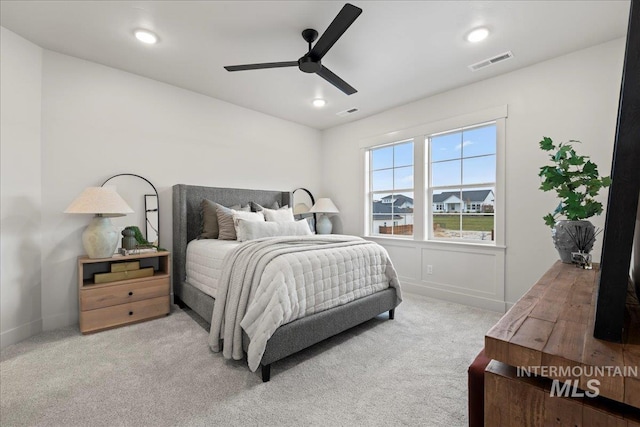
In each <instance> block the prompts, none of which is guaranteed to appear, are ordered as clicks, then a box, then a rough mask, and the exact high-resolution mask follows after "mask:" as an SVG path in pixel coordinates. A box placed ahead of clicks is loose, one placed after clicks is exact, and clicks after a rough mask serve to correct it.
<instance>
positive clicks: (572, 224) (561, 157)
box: [538, 136, 611, 263]
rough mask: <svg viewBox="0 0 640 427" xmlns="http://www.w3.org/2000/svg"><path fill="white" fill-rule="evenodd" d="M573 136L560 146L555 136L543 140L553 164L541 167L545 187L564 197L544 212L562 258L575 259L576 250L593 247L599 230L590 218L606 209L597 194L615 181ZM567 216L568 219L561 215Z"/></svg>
mask: <svg viewBox="0 0 640 427" xmlns="http://www.w3.org/2000/svg"><path fill="white" fill-rule="evenodd" d="M575 143H580V141H575V140H570V141H568V142H564V143H562V142H561V143H560V144H558V145H557V146H556V145H555V144H554V143H553V141H552V140H551V138H548V137H546V136H545V137H544V138H543V139H542V141H540V149H542V150H543V151H547V152H549V159H550V164H549V165H547V166H543V167H541V168H540V172H539V173H538V175H539V176H540V177H541V178H542V183H541V184H540V189H541V190H542V191H551V190H553V191H555V192H556V193H557V195H558V198H559V199H560V203H559V204H558V206H557V207H556V209H555V210H554V211H553V212H551V213H548V214H547V215H545V216H544V221H545V223H546V224H547V225H548V226H549V227H551V228H552V236H553V242H554V244H555V246H556V249H557V250H558V253H559V254H560V259H561V260H562V262H565V263H571V262H572V255H571V254H572V253H573V252H583V253H589V252H590V251H591V249H592V248H593V243H594V242H595V238H596V235H597V233H596V230H595V227H594V226H593V224H592V223H591V222H590V221H587V220H586V219H587V218H591V217H592V216H594V215H600V214H601V213H602V203H600V202H598V201H596V200H595V199H594V197H596V196H597V195H598V193H599V192H600V190H601V189H602V188H604V187H608V186H609V185H611V178H610V177H608V176H605V177H600V175H599V173H598V166H597V165H596V164H595V163H593V162H592V161H591V160H589V156H580V155H578V154H577V153H576V151H575V149H574V148H573V144H575ZM560 217H564V218H566V219H559V218H560Z"/></svg>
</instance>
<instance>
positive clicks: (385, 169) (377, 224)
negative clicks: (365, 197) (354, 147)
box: [369, 141, 413, 236]
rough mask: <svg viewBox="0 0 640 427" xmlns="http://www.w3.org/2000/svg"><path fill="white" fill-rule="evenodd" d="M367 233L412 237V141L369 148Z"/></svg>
mask: <svg viewBox="0 0 640 427" xmlns="http://www.w3.org/2000/svg"><path fill="white" fill-rule="evenodd" d="M369 156H370V157H369V173H370V176H369V186H370V188H369V190H370V192H369V194H370V206H371V209H370V211H369V212H370V215H371V218H370V223H371V230H370V233H371V235H374V236H376V235H396V236H397V235H402V236H413V141H403V142H398V143H395V144H391V145H386V146H384V147H380V148H374V149H372V150H370V151H369Z"/></svg>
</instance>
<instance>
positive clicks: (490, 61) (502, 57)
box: [469, 51, 513, 71]
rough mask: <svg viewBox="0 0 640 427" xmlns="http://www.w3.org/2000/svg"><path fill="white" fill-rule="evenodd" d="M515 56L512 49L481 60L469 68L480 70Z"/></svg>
mask: <svg viewBox="0 0 640 427" xmlns="http://www.w3.org/2000/svg"><path fill="white" fill-rule="evenodd" d="M510 58H513V53H511V51H508V52H505V53H501V54H500V55H496V56H494V57H493V58H489V59H485V60H482V61H480V62H476V63H475V64H471V65H469V69H470V70H471V71H478V70H479V69H481V68H485V67H488V66H489V65H493V64H496V63H498V62H502V61H506V60H507V59H510Z"/></svg>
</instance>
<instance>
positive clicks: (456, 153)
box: [425, 123, 496, 241]
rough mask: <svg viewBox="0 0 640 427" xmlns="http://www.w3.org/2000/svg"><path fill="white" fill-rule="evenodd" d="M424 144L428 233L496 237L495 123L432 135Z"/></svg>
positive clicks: (438, 235) (476, 238)
mask: <svg viewBox="0 0 640 427" xmlns="http://www.w3.org/2000/svg"><path fill="white" fill-rule="evenodd" d="M425 142H426V143H427V146H428V147H429V159H428V161H427V164H428V170H429V184H428V187H427V191H428V195H429V197H428V198H427V200H431V206H429V207H427V214H428V215H431V224H432V234H431V236H432V237H433V238H436V239H466V240H485V241H495V231H494V230H495V215H494V213H495V212H494V206H495V186H496V184H495V183H496V125H495V123H491V124H485V125H482V126H477V127H471V128H463V129H457V130H455V131H451V132H447V133H442V134H437V135H432V136H429V137H427V139H426V141H425ZM429 208H430V209H429Z"/></svg>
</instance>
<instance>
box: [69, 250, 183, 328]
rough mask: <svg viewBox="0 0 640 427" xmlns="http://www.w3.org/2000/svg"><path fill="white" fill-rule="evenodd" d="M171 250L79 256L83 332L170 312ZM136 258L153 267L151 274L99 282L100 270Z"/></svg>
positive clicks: (79, 296) (79, 293)
mask: <svg viewBox="0 0 640 427" xmlns="http://www.w3.org/2000/svg"><path fill="white" fill-rule="evenodd" d="M169 258H170V254H169V252H154V253H145V254H139V255H127V256H114V257H112V258H106V259H90V258H89V257H87V256H81V257H78V299H79V311H80V313H79V317H80V332H82V333H83V334H84V333H89V332H97V331H101V330H104V329H110V328H113V327H116V326H122V325H126V324H129V323H134V322H139V321H142V320H149V319H154V318H156V317H160V316H164V315H167V314H169V311H170V302H169V293H170V287H171V284H170V277H171V274H170V273H171V272H170V265H171V263H170V262H169ZM131 262H134V263H136V264H137V265H139V266H140V268H144V269H150V268H153V273H152V275H150V276H148V277H137V278H127V277H126V271H125V274H123V276H125V277H123V278H122V279H121V280H116V281H111V282H108V283H96V280H95V279H94V278H95V277H96V276H95V275H96V274H104V273H110V272H111V271H112V270H113V268H112V265H114V264H118V265H123V264H124V263H131Z"/></svg>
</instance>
